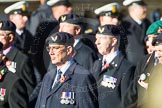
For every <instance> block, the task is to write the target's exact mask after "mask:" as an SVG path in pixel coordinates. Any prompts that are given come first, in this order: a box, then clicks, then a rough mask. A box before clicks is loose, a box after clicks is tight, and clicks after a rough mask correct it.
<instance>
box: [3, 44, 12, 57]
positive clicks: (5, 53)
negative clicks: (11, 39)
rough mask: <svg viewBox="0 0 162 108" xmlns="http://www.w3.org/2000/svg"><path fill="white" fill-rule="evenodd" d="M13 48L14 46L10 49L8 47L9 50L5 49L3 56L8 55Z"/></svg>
mask: <svg viewBox="0 0 162 108" xmlns="http://www.w3.org/2000/svg"><path fill="white" fill-rule="evenodd" d="M12 48H13V46H12V45H11V46H10V47H8V48H7V49H5V50H3V54H4V55H7V54H8V53H9V52H10V50H11V49H12Z"/></svg>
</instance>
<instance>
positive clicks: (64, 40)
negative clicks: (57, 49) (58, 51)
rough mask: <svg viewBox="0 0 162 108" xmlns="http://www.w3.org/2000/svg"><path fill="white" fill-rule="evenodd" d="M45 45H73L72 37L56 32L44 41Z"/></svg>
mask: <svg viewBox="0 0 162 108" xmlns="http://www.w3.org/2000/svg"><path fill="white" fill-rule="evenodd" d="M46 44H47V45H48V44H59V45H71V46H72V45H73V44H74V37H73V35H71V34H69V33H66V32H56V33H53V34H51V35H50V36H49V37H48V38H47V39H46Z"/></svg>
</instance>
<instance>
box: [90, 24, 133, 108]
mask: <svg viewBox="0 0 162 108" xmlns="http://www.w3.org/2000/svg"><path fill="white" fill-rule="evenodd" d="M121 38H123V35H122V31H121V29H120V27H119V26H116V25H104V26H99V27H98V32H97V34H96V45H97V48H98V51H99V53H100V54H101V55H102V56H101V57H100V58H99V60H97V61H96V62H95V63H94V66H93V69H92V70H93V72H94V73H93V75H94V76H95V78H96V80H97V82H98V83H97V84H98V87H97V88H98V101H99V108H119V105H120V101H121V99H122V97H123V96H124V94H125V91H126V89H127V88H128V86H129V83H130V82H131V80H132V78H133V73H134V66H133V65H132V64H131V63H130V62H129V61H128V60H126V58H125V57H124V55H123V51H122V49H121V48H120V46H121V41H122V39H121Z"/></svg>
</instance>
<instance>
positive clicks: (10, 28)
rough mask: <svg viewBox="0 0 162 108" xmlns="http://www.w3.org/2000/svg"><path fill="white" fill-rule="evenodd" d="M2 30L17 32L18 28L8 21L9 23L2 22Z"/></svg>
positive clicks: (0, 24) (0, 25) (0, 26)
mask: <svg viewBox="0 0 162 108" xmlns="http://www.w3.org/2000/svg"><path fill="white" fill-rule="evenodd" d="M0 30H7V31H12V32H15V30H16V26H15V24H14V23H13V22H11V21H9V20H7V21H0Z"/></svg>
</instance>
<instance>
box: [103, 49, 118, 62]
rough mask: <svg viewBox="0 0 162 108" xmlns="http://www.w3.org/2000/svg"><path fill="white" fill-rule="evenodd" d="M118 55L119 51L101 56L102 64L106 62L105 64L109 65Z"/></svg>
mask: <svg viewBox="0 0 162 108" xmlns="http://www.w3.org/2000/svg"><path fill="white" fill-rule="evenodd" d="M119 53H120V51H119V50H117V51H115V52H114V53H112V54H107V55H104V56H103V59H102V64H104V61H105V60H106V63H111V61H112V60H113V59H114V58H115V57H116V56H117V55H118V54H119Z"/></svg>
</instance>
